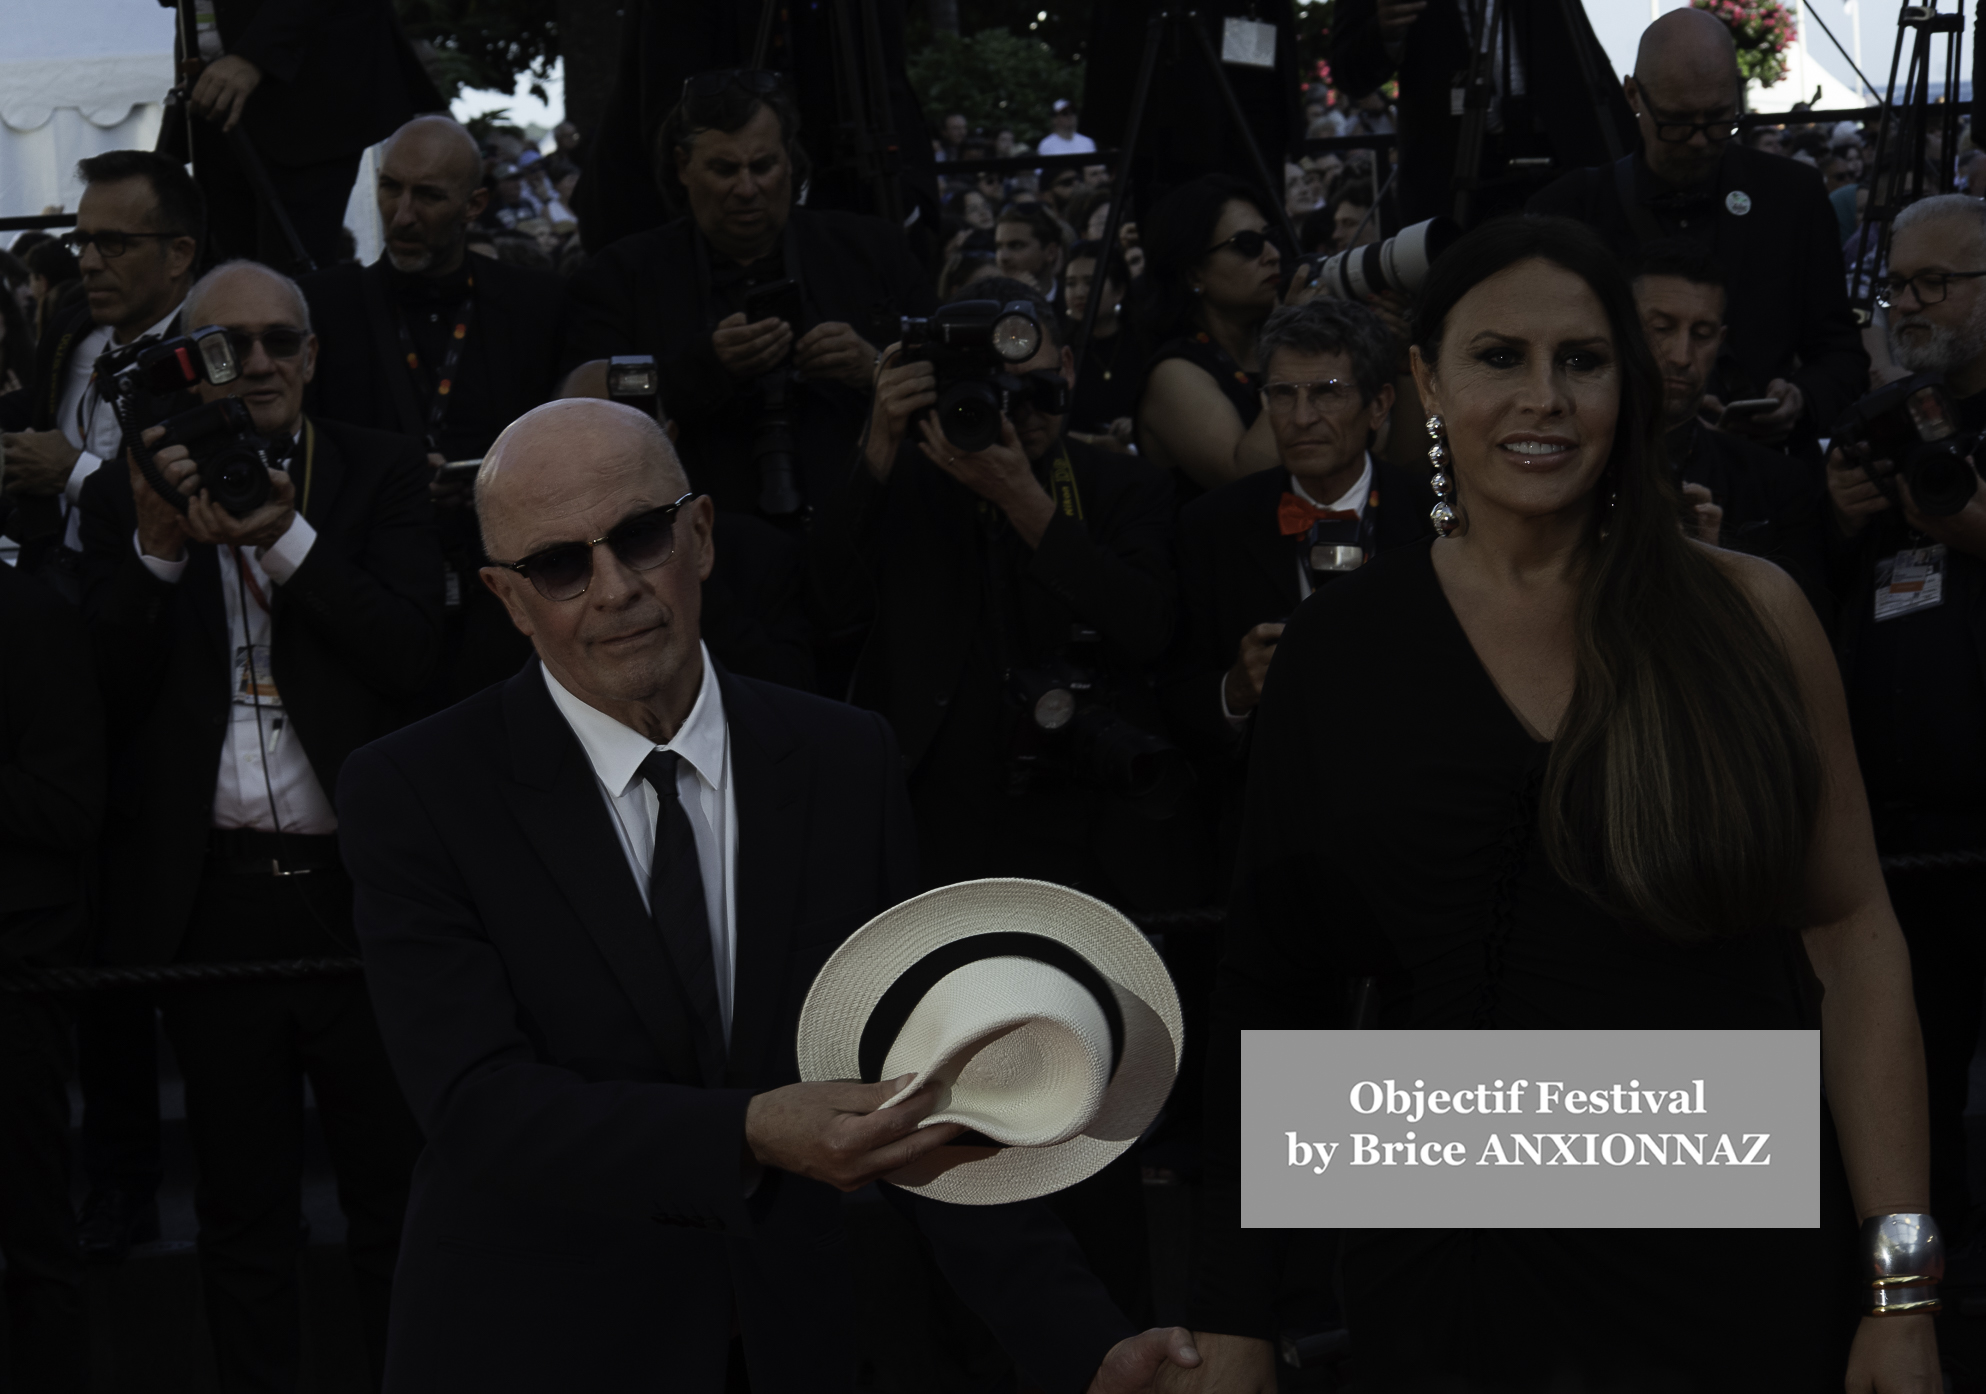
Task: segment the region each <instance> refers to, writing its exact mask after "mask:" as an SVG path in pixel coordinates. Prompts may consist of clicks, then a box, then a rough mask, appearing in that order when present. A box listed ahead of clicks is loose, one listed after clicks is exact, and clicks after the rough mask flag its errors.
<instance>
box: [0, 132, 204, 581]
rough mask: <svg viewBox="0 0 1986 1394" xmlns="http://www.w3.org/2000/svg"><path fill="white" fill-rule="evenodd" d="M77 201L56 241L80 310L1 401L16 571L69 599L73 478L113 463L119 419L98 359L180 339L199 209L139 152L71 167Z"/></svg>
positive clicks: (190, 189) (170, 169) (161, 163)
mask: <svg viewBox="0 0 1986 1394" xmlns="http://www.w3.org/2000/svg"><path fill="white" fill-rule="evenodd" d="M76 174H77V177H78V178H80V179H81V180H82V181H83V197H82V200H81V202H79V203H78V204H77V208H76V228H75V231H73V232H71V233H69V234H67V235H66V237H65V238H64V240H65V242H67V243H68V245H69V246H71V247H73V248H74V249H75V250H76V253H77V264H78V266H79V267H80V269H81V273H82V278H83V289H84V303H83V304H81V305H78V306H76V307H75V308H74V309H73V310H71V311H70V312H69V313H67V314H65V315H63V316H61V317H60V318H58V319H57V320H56V321H55V322H54V323H53V324H52V325H51V326H50V327H49V330H48V332H47V333H46V334H44V335H42V337H41V342H40V345H39V346H38V348H37V349H36V353H35V375H34V383H33V385H32V386H31V387H29V388H27V389H25V390H23V391H20V392H14V393H10V394H8V395H7V396H6V397H4V398H0V429H4V430H6V431H8V432H11V433H12V434H9V435H6V436H0V446H4V447H5V449H6V452H7V473H6V480H5V487H6V496H7V499H8V501H9V502H10V503H11V504H12V505H13V516H12V518H11V519H10V520H9V522H8V525H7V532H8V535H9V536H10V537H13V538H14V539H16V540H17V541H18V542H19V543H20V544H21V558H20V564H21V565H23V566H25V567H27V568H28V570H29V571H31V572H36V573H39V574H42V575H43V576H44V578H45V579H47V580H48V581H49V582H50V583H51V584H53V585H54V586H56V588H57V589H58V590H61V591H63V592H64V593H66V594H70V595H71V598H77V596H76V595H75V594H74V592H75V590H76V584H77V583H76V581H75V574H74V567H73V566H72V565H71V562H72V561H73V558H64V557H63V556H62V555H61V552H62V550H63V549H64V548H67V549H68V550H69V551H72V552H73V551H75V550H77V549H78V548H79V547H80V546H81V543H80V542H79V540H78V536H77V528H78V527H79V526H80V524H79V521H78V519H77V518H76V515H75V503H76V500H77V498H78V497H79V496H80V495H81V494H82V491H83V481H84V480H86V479H88V478H89V477H90V475H91V474H92V473H93V472H94V471H95V470H96V469H97V467H98V466H99V465H101V464H102V463H103V462H104V461H105V460H106V459H115V458H116V456H117V454H118V434H119V433H118V425H117V417H116V415H115V413H113V412H112V411H111V409H110V403H109V402H108V401H107V400H106V399H105V398H104V396H103V394H102V393H101V392H100V391H98V390H97V388H98V384H97V382H96V380H95V374H94V371H93V370H94V368H95V365H96V361H97V358H98V356H99V355H101V354H103V353H105V352H107V351H108V350H110V349H112V348H121V347H123V346H124V345H126V344H129V343H131V342H132V341H134V340H136V339H140V338H160V337H164V336H166V335H170V334H175V333H177V332H179V331H178V329H177V325H178V316H179V306H180V302H181V301H183V300H185V299H186V290H187V287H188V286H190V285H192V284H193V277H194V268H195V267H196V266H197V265H198V263H199V259H200V249H201V246H202V239H203V237H204V236H205V230H206V222H207V210H206V201H205V199H203V198H202V197H201V194H200V189H199V186H198V185H196V184H195V183H194V182H193V178H192V176H191V175H189V174H187V172H186V170H185V169H184V168H183V167H182V166H180V165H177V164H174V163H173V162H172V161H171V160H168V159H165V158H164V157H162V156H159V155H155V154H152V153H151V152H150V151H147V150H111V151H106V152H105V153H104V154H101V155H93V156H91V157H90V158H89V159H86V160H83V161H81V162H80V163H79V164H78V165H77V166H76Z"/></svg>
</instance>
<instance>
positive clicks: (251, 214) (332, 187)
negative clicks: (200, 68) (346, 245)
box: [193, 120, 360, 275]
mask: <svg viewBox="0 0 1986 1394" xmlns="http://www.w3.org/2000/svg"><path fill="white" fill-rule="evenodd" d="M193 127H194V138H193V150H194V169H195V172H196V173H197V174H198V175H199V179H200V191H201V192H202V193H203V194H205V195H206V196H207V228H208V231H209V234H210V236H211V239H212V242H213V248H214V250H213V258H212V259H213V260H214V261H216V262H218V261H223V260H227V259H229V258H233V257H248V258H249V259H251V260H254V261H259V262H262V263H264V264H265V265H268V266H273V267H275V268H276V269H277V270H278V271H282V272H285V273H287V274H289V275H296V274H298V272H299V271H300V270H301V268H300V267H299V266H298V264H297V260H296V257H295V255H294V254H293V253H292V252H291V250H290V244H289V242H288V241H287V240H286V239H285V238H284V236H283V233H282V228H281V225H280V224H278V223H277V221H276V217H275V214H274V213H272V212H271V211H270V209H269V207H268V204H267V203H266V202H265V201H264V200H263V199H261V198H259V197H258V196H257V194H256V191H255V185H254V184H253V183H252V182H251V181H250V180H249V177H248V172H247V171H246V170H244V169H243V168H242V167H241V165H240V163H239V162H238V161H237V160H236V159H235V155H234V151H233V149H231V148H230V147H229V145H228V142H227V141H226V139H225V138H223V137H222V136H221V134H220V128H219V127H218V126H212V125H209V124H208V123H207V122H205V121H199V120H196V121H195V122H194V123H193ZM359 159H360V156H359V155H358V154H356V153H355V154H351V155H341V156H339V157H338V158H337V159H335V160H325V161H321V162H320V163H317V164H310V165H279V164H273V163H271V162H270V161H269V160H268V159H266V158H265V159H264V160H263V161H262V168H263V169H265V170H266V171H268V174H269V182H270V183H271V184H272V185H274V186H275V190H276V195H277V197H278V198H279V199H280V200H281V201H282V205H283V211H284V212H286V213H288V214H289V216H290V224H291V226H292V227H294V228H295V229H296V231H297V236H298V238H299V239H301V240H302V242H303V248H304V250H305V251H306V252H308V253H310V256H311V259H312V260H313V261H315V262H316V263H317V265H318V266H320V267H324V266H330V265H331V264H332V263H334V262H336V261H337V260H338V259H339V257H340V255H341V254H342V253H341V247H340V238H339V234H340V233H341V232H342V231H343V230H344V227H345V206H346V204H347V203H349V202H350V201H351V197H352V185H353V183H354V182H355V181H356V180H357V178H358V172H359Z"/></svg>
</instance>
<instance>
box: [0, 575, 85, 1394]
mask: <svg viewBox="0 0 1986 1394" xmlns="http://www.w3.org/2000/svg"><path fill="white" fill-rule="evenodd" d="M103 797H104V762H103V708H102V704H101V702H100V701H99V700H98V697H97V689H96V682H95V674H94V672H93V671H92V667H91V663H90V650H89V643H88V640H87V638H86V637H85V634H84V632H83V625H82V619H81V617H80V616H79V615H78V614H77V613H76V611H75V609H74V607H72V606H70V605H68V604H66V603H64V602H63V601H62V600H60V599H59V598H58V597H57V596H56V595H55V594H54V593H53V592H52V591H50V590H48V589H47V588H46V587H44V586H43V585H41V583H40V582H38V581H36V580H35V579H34V578H33V577H30V576H25V575H23V574H21V572H20V571H18V570H16V569H15V568H13V567H10V566H0V969H9V968H36V967H48V966H51V965H54V964H61V963H73V962H75V961H77V960H78V959H80V958H81V957H82V955H83V953H84V951H85V949H86V948H87V940H88V936H89V894H88V893H89V890H90V887H91V884H92V880H93V872H94V866H95V861H96V845H97V834H98V832H99V830H100V829H101V826H102V822H103ZM70 1064H71V1052H70V1048H69V1019H68V1014H67V1012H65V1011H64V1010H63V1009H62V1007H61V1006H60V1005H59V1004H58V1003H57V1002H56V1000H55V999H52V998H48V997H37V996H28V995H25V994H20V993H8V992H0V1255H4V1256H5V1258H6V1266H7V1272H6V1278H5V1279H4V1282H3V1283H0V1287H4V1292H5V1299H6V1307H7V1317H8V1325H9V1327H10V1328H11V1329H10V1331H9V1339H8V1345H9V1346H10V1347H11V1359H10V1360H9V1361H8V1362H7V1369H8V1371H9V1372H10V1373H11V1376H12V1378H11V1380H8V1379H4V1378H0V1383H4V1384H6V1386H7V1387H8V1388H10V1389H18V1390H23V1391H26V1390H45V1391H49V1392H50V1394H83V1391H84V1390H85V1389H87V1388H88V1387H89V1338H88V1324H87V1317H86V1307H85V1302H84V1275H83V1256H82V1252H81V1250H80V1249H79V1247H78V1246H77V1240H76V1217H75V1214H74V1212H73V1211H71V1209H70V1208H69V1136H68V1135H69V1093H68V1087H67V1086H68V1076H69V1073H70Z"/></svg>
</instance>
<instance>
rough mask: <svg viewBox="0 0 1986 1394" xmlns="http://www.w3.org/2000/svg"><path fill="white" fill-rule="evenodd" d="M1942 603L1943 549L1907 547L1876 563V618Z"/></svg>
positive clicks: (1936, 545) (1943, 547)
mask: <svg viewBox="0 0 1986 1394" xmlns="http://www.w3.org/2000/svg"><path fill="white" fill-rule="evenodd" d="M1944 603H1945V546H1944V544H1943V543H1942V542H1938V543H1933V544H1932V545H1931V546H1929V547H1907V548H1905V549H1904V550H1903V551H1901V552H1898V553H1897V554H1896V555H1895V556H1893V557H1884V558H1883V559H1882V560H1881V561H1879V562H1877V563H1876V619H1877V621H1878V622H1881V621H1883V620H1893V619H1895V618H1896V617H1897V616H1898V615H1907V614H1910V613H1911V612H1913V611H1916V610H1928V609H1930V608H1931V607H1932V606H1934V605H1942V604H1944Z"/></svg>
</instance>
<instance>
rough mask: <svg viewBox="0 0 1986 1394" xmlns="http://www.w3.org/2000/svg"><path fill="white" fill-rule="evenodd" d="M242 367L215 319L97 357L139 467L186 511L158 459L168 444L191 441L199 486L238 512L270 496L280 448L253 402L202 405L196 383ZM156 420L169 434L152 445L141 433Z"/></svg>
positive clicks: (230, 375)
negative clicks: (252, 410) (258, 424)
mask: <svg viewBox="0 0 1986 1394" xmlns="http://www.w3.org/2000/svg"><path fill="white" fill-rule="evenodd" d="M240 371H241V370H240V366H239V364H237V363H236V361H235V356H234V345H233V343H232V342H231V341H230V340H229V338H228V331H227V330H225V329H223V328H222V327H221V326H219V325H216V324H210V325H208V326H206V327H205V328H203V329H196V330H194V331H193V332H192V333H191V334H184V335H181V336H180V337H178V338H176V339H165V340H162V341H159V342H155V343H144V342H140V343H137V344H132V345H130V346H129V347H128V348H123V349H114V350H112V351H111V352H109V353H106V354H105V355H104V356H103V357H102V358H100V359H98V360H97V378H98V380H99V381H100V382H106V383H108V384H109V386H108V389H107V390H108V393H109V396H110V402H111V409H112V410H113V411H114V412H115V413H116V415H117V423H118V425H119V427H120V428H121V429H122V430H123V432H124V440H125V443H126V444H127V445H128V446H129V447H130V449H131V451H132V454H133V455H134V456H135V457H136V458H137V461H138V469H139V472H140V473H141V474H143V475H144V476H145V482H146V483H148V484H150V485H151V486H152V488H153V490H154V491H155V492H157V494H158V496H159V497H160V498H162V499H164V500H165V501H166V502H167V503H169V504H171V505H172V506H173V507H174V508H177V509H178V510H179V511H180V512H182V513H184V512H185V511H186V507H187V503H188V499H187V498H186V496H185V495H184V494H182V493H180V492H179V490H178V489H176V488H174V487H173V486H172V484H171V483H170V482H169V481H168V480H167V479H166V477H165V476H164V475H163V474H161V473H160V472H159V468H158V465H157V464H156V463H154V460H153V455H154V453H155V452H157V451H159V450H163V449H164V448H165V447H166V446H168V445H183V446H185V447H186V453H187V454H188V455H189V456H191V457H192V460H193V463H194V465H195V466H196V467H197V468H198V470H199V478H200V488H201V489H204V490H205V491H206V492H207V495H208V497H210V498H211V499H213V501H214V502H215V503H216V504H218V505H219V506H220V507H222V508H224V509H226V510H227V511H228V512H229V513H232V514H233V515H234V516H235V517H237V518H242V517H246V516H247V515H248V514H250V513H253V512H254V511H255V510H256V509H258V508H260V507H261V506H262V505H263V504H265V503H267V502H268V501H269V487H270V485H269V471H270V469H271V468H272V467H273V465H272V461H273V459H274V455H273V454H272V452H271V451H270V449H269V446H268V443H267V442H266V441H265V440H263V438H262V437H261V436H260V435H259V434H257V432H256V430H255V422H254V419H253V418H252V417H250V415H249V412H248V407H247V406H246V405H245V404H243V403H242V402H241V401H240V400H239V399H238V398H234V397H223V398H222V399H221V400H219V401H217V402H208V403H204V404H203V403H202V402H201V401H200V399H199V397H198V395H197V394H196V393H195V392H194V390H193V389H194V388H195V387H196V386H198V385H199V384H200V383H203V382H207V383H213V384H215V385H217V386H219V385H224V384H226V383H230V382H233V381H234V380H235V379H236V378H237V377H239V376H240ZM152 426H164V427H165V434H164V435H163V436H161V437H160V438H159V439H158V440H156V441H154V442H153V443H152V444H151V445H149V446H148V445H146V444H145V443H144V442H143V440H142V439H141V434H142V433H143V432H144V431H145V430H146V429H148V428H149V427H152Z"/></svg>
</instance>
